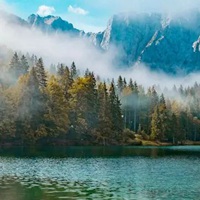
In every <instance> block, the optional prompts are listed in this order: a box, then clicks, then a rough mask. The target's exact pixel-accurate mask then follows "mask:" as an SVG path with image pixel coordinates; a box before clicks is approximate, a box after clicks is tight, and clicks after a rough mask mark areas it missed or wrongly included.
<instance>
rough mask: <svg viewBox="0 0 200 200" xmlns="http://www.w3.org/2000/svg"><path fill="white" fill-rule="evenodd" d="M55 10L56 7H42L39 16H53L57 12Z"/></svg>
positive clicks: (39, 9) (38, 12)
mask: <svg viewBox="0 0 200 200" xmlns="http://www.w3.org/2000/svg"><path fill="white" fill-rule="evenodd" d="M55 11H56V10H55V8H54V7H50V6H46V5H41V6H40V7H39V8H38V11H37V14H38V15H40V16H47V15H51V14H53V13H54V12H55Z"/></svg>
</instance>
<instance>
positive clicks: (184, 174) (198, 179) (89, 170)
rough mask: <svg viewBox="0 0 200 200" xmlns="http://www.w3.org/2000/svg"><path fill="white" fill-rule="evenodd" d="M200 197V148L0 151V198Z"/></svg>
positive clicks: (180, 198) (37, 199)
mask: <svg viewBox="0 0 200 200" xmlns="http://www.w3.org/2000/svg"><path fill="white" fill-rule="evenodd" d="M40 199H41V200H55V199H95V200H96V199H97V200H98V199H114V200H118V199H119V200H122V199H131V200H132V199H133V200H134V199H137V200H143V199H147V200H148V199H152V200H157V199H166V200H175V199H177V200H182V199H188V200H189V199H190V200H191V199H194V200H196V199H197V200H198V199H200V147H198V146H194V147H192V146H188V147H158V148H155V147H107V148H103V147H70V148H52V147H48V148H38V149H34V148H29V149H24V148H16V149H9V150H8V149H7V150H6V149H5V150H2V149H1V150H0V200H40Z"/></svg>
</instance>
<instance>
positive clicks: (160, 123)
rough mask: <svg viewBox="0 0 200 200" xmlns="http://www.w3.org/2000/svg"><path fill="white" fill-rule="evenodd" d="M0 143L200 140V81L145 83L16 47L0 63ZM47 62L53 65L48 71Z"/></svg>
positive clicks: (140, 142)
mask: <svg viewBox="0 0 200 200" xmlns="http://www.w3.org/2000/svg"><path fill="white" fill-rule="evenodd" d="M0 69H1V75H0V143H1V144H3V143H11V144H15V145H36V144H55V145H142V144H143V141H152V142H165V143H170V144H174V145H175V144H182V143H184V141H199V140H200V85H199V84H198V83H197V82H196V83H194V85H193V86H188V87H186V88H184V87H183V86H179V87H177V86H174V87H173V88H171V89H168V88H164V89H161V88H160V87H159V86H156V85H153V86H151V87H149V88H144V87H143V86H142V85H139V84H138V83H137V82H136V81H134V80H132V79H130V80H126V78H124V77H122V76H119V77H118V79H116V80H114V79H113V80H107V81H103V79H101V77H99V76H98V75H95V74H94V73H93V72H91V71H89V70H86V71H85V72H84V73H81V72H80V71H79V70H78V69H77V68H76V65H75V63H74V62H73V63H72V64H71V66H66V65H64V64H58V65H57V66H55V65H51V66H50V67H46V66H44V62H43V59H42V58H37V57H36V56H35V55H32V56H30V55H29V54H27V55H26V56H24V55H22V54H21V53H17V52H15V53H13V55H12V57H11V59H10V60H9V63H8V64H5V63H1V64H0ZM47 69H48V70H47Z"/></svg>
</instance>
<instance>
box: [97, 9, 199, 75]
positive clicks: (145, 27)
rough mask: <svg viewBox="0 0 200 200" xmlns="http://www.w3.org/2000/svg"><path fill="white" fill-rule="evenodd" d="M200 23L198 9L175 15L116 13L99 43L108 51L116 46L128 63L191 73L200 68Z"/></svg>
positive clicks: (169, 71)
mask: <svg viewBox="0 0 200 200" xmlns="http://www.w3.org/2000/svg"><path fill="white" fill-rule="evenodd" d="M199 22H200V13H199V12H195V13H193V15H192V16H190V17H188V16H187V17H181V16H176V17H174V18H170V17H168V16H163V15H160V14H138V15H131V14H129V15H127V14H121V15H115V16H114V17H113V18H112V19H111V20H110V21H109V23H108V26H107V29H106V30H105V31H104V32H103V33H102V34H103V37H102V39H101V40H100V41H99V43H98V44H99V46H100V47H101V48H102V49H104V50H106V51H109V49H110V47H112V45H115V46H117V47H118V49H120V50H121V51H120V53H121V55H119V57H118V59H119V61H121V63H122V64H126V65H128V66H131V65H133V64H135V63H145V64H146V65H147V66H149V67H150V68H151V69H155V70H162V71H165V72H167V73H189V72H192V71H197V70H200V24H199ZM96 37H97V38H98V37H99V35H98V34H97V35H96Z"/></svg>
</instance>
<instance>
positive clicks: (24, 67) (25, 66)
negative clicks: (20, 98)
mask: <svg viewBox="0 0 200 200" xmlns="http://www.w3.org/2000/svg"><path fill="white" fill-rule="evenodd" d="M20 65H21V70H22V74H27V73H28V70H29V64H28V61H27V59H26V57H25V56H24V55H22V57H21V63H20Z"/></svg>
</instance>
